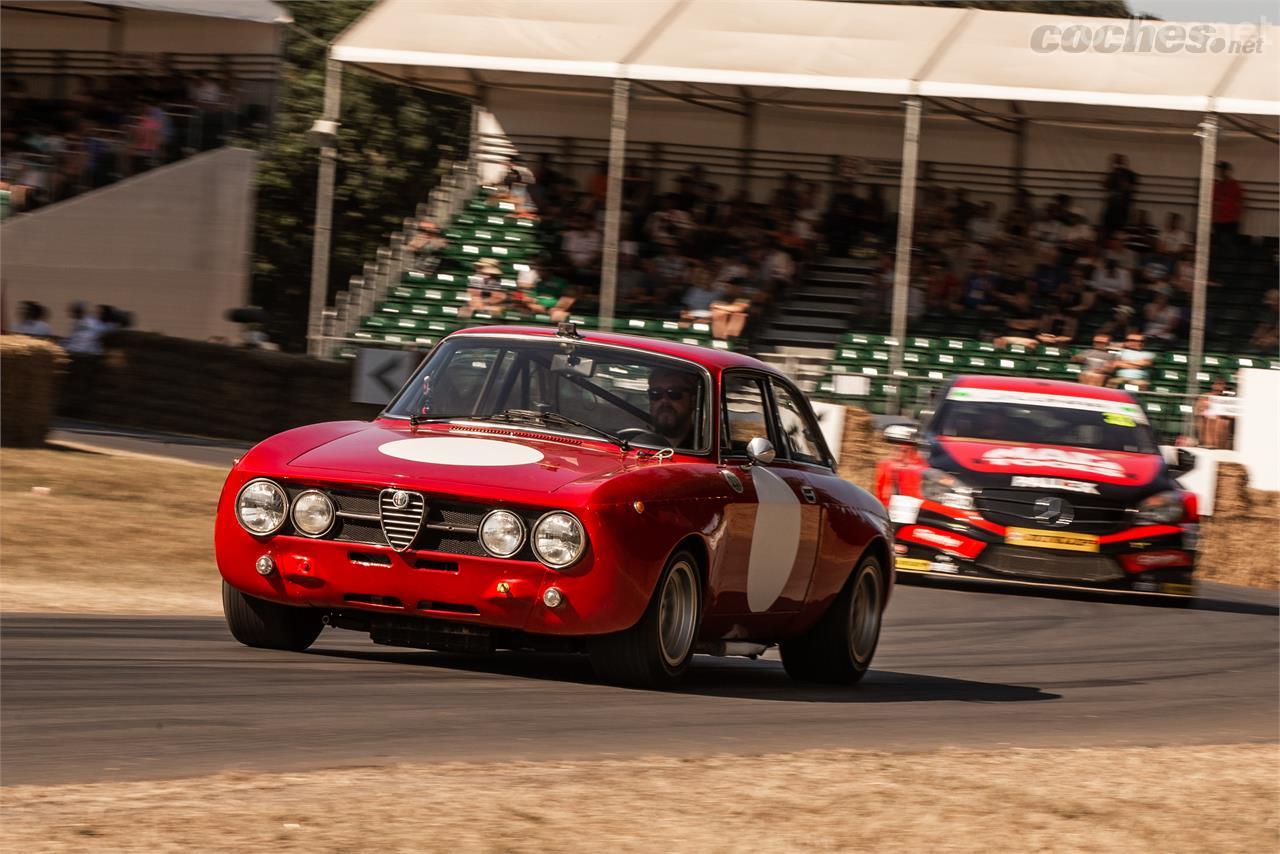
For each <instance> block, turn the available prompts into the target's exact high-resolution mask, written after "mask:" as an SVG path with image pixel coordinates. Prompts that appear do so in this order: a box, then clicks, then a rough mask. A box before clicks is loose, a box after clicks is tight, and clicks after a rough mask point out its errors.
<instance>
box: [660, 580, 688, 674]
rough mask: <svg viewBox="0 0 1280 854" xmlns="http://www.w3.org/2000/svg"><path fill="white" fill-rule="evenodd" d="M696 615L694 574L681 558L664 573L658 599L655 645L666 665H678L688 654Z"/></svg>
mask: <svg viewBox="0 0 1280 854" xmlns="http://www.w3.org/2000/svg"><path fill="white" fill-rule="evenodd" d="M697 617H698V584H697V576H696V575H695V574H694V571H693V567H691V566H690V565H689V564H688V562H686V561H683V560H682V561H680V562H679V563H677V564H675V565H674V566H672V567H671V572H669V573H667V580H666V582H665V583H664V584H663V585H662V594H661V599H660V600H659V602H658V644H659V645H660V646H661V648H662V650H661V651H662V658H663V660H664V661H666V663H667V665H668V666H669V667H679V666H680V665H681V664H683V663H684V660H685V658H687V657H688V655H689V649H690V648H691V647H692V646H693V630H694V625H695V624H696V623H697Z"/></svg>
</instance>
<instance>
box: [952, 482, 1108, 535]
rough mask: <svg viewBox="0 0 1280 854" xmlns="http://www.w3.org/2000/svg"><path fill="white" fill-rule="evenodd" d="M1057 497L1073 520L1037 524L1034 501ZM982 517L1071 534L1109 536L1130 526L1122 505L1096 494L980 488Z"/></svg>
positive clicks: (979, 508) (978, 500) (1024, 526)
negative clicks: (1067, 522) (1067, 509)
mask: <svg viewBox="0 0 1280 854" xmlns="http://www.w3.org/2000/svg"><path fill="white" fill-rule="evenodd" d="M1041 498H1060V499H1062V500H1063V501H1066V502H1068V503H1069V504H1070V505H1071V509H1072V515H1073V518H1072V520H1071V522H1070V523H1069V524H1067V525H1065V526H1063V525H1053V524H1047V523H1044V522H1041V521H1040V520H1039V519H1037V518H1036V513H1037V512H1038V511H1037V509H1036V501H1038V500H1039V499H1041ZM976 504H977V508H978V512H980V513H981V514H982V515H983V517H985V518H986V519H989V520H990V521H992V522H995V523H996V524H997V525H1004V526H1006V527H1007V526H1010V525H1012V526H1016V527H1020V528H1044V529H1045V530H1050V531H1073V532H1076V533H1080V534H1109V533H1111V532H1113V531H1118V530H1121V529H1123V528H1127V527H1129V526H1130V525H1131V524H1132V520H1131V515H1132V514H1131V513H1130V511H1129V509H1128V508H1127V507H1125V505H1124V504H1122V503H1120V502H1118V501H1108V500H1106V499H1103V498H1099V497H1097V496H1096V495H1080V494H1079V493H1070V492H1063V493H1057V494H1048V493H1043V492H1035V491H1032V490H1021V489H984V490H982V492H981V493H979V495H978V498H977V502H976Z"/></svg>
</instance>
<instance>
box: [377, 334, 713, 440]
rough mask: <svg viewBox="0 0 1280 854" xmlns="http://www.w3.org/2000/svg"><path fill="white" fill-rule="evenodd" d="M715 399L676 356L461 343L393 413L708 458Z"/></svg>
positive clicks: (441, 351) (552, 342) (427, 369)
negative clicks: (500, 424)
mask: <svg viewBox="0 0 1280 854" xmlns="http://www.w3.org/2000/svg"><path fill="white" fill-rule="evenodd" d="M708 396H709V390H708V384H707V380H706V376H705V374H704V373H703V372H702V371H700V370H698V369H697V368H696V367H695V366H694V365H692V364H690V363H688V362H684V361H681V360H678V359H669V358H664V357H662V356H656V355H649V354H646V353H642V352H638V351H636V350H628V349H623V348H617V347H606V346H600V345H593V344H585V343H579V342H575V341H565V340H563V339H551V338H548V339H544V340H516V339H496V338H487V337H486V338H482V337H479V336H475V337H470V336H463V337H460V338H456V339H451V340H449V341H446V342H444V343H443V344H441V345H440V347H438V348H437V349H436V350H435V352H434V353H433V354H432V355H431V358H430V359H429V360H428V361H427V363H426V364H425V365H423V367H422V369H421V370H420V371H419V372H418V373H417V375H415V376H414V378H413V379H412V380H411V381H410V382H409V384H408V385H407V386H406V387H405V389H404V390H403V391H402V392H401V393H400V396H399V397H397V398H396V399H395V400H394V401H393V402H392V404H391V406H389V407H388V408H387V412H386V414H387V415H392V416H400V417H406V418H407V417H410V416H417V417H419V418H430V419H432V420H440V419H449V420H452V419H458V420H467V419H471V420H495V419H501V420H503V421H520V420H522V419H523V420H527V421H529V422H530V423H534V422H538V421H539V418H540V416H541V424H540V425H539V426H542V427H544V428H547V429H553V430H554V431H555V432H558V433H573V434H577V435H582V436H584V437H590V438H600V435H601V432H603V433H607V434H613V435H614V436H617V437H621V438H622V439H624V440H625V441H626V442H628V443H630V444H633V445H640V446H644V447H651V448H663V447H671V448H674V449H677V450H684V451H691V452H694V453H704V452H706V451H708V450H709V447H708V446H709V436H710V430H709V426H708V419H709V412H710V407H709V406H708V404H707V400H708ZM557 414H558V415H561V416H564V418H555V417H554V416H555V415H557ZM566 419H573V421H577V422H581V425H580V426H576V425H574V424H572V423H571V422H570V421H568V420H566ZM583 427H589V428H592V429H583ZM593 431H594V432H593Z"/></svg>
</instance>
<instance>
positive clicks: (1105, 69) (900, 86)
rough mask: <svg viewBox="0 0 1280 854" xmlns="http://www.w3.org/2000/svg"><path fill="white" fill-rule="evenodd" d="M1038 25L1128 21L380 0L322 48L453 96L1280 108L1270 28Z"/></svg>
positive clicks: (844, 6) (1279, 71)
mask: <svg viewBox="0 0 1280 854" xmlns="http://www.w3.org/2000/svg"><path fill="white" fill-rule="evenodd" d="M1042 26H1055V27H1059V28H1065V27H1069V26H1085V27H1093V28H1096V27H1102V26H1111V27H1115V26H1120V27H1126V26H1129V22H1124V20H1116V19H1110V18H1107V19H1105V18H1078V17H1070V18H1068V17H1062V15H1050V14H1019V13H1006V12H983V10H975V9H960V8H929V6H895V5H877V4H861V3H826V1H823V0H733V3H732V4H727V3H723V1H722V0H609V3H599V1H596V0H539V1H538V3H526V1H524V0H431V3H422V1H421V0H380V3H379V4H378V5H376V6H374V8H372V9H371V10H370V12H369V13H366V14H365V15H364V17H362V18H360V19H358V20H357V22H356V23H355V24H352V26H351V28H348V29H347V32H344V33H343V35H342V36H340V37H339V38H338V40H337V41H335V42H334V45H333V52H332V55H333V58H334V59H337V60H339V61H344V63H356V64H361V65H366V67H370V68H371V69H374V70H378V72H380V73H383V74H388V76H390V77H394V78H398V79H403V81H406V82H412V83H419V85H424V86H431V87H435V88H443V90H447V91H454V92H460V93H466V95H479V93H480V92H481V91H483V90H485V88H500V87H506V86H538V87H541V88H550V90H557V88H558V90H563V91H598V90H603V88H605V87H608V85H609V83H608V81H609V79H612V78H625V79H632V81H650V82H672V83H681V85H703V86H701V87H700V90H699V91H700V93H701V95H705V96H708V97H716V96H717V95H724V93H731V95H732V96H733V97H735V99H741V97H744V95H746V96H751V95H755V93H756V91H754V90H759V88H760V87H767V88H774V87H780V88H787V90H813V91H822V92H878V93H886V95H910V93H918V95H923V96H938V97H959V99H986V100H991V99H1001V100H1018V101H1029V102H1056V104H1087V105H1097V106H1121V108H1148V109H1149V108H1156V109H1167V110H1193V111H1221V113H1244V114H1260V115H1280V52H1277V51H1280V27H1262V28H1261V31H1257V32H1258V33H1260V35H1261V36H1262V38H1263V42H1262V45H1263V46H1262V50H1261V51H1260V52H1253V54H1244V52H1231V51H1230V50H1229V49H1224V50H1219V51H1213V50H1212V49H1210V50H1204V51H1202V52H1198V54H1197V52H1190V51H1188V50H1176V51H1172V52H1158V51H1153V50H1149V51H1146V52H1137V51H1134V52H1124V51H1117V52H1098V51H1094V50H1088V51H1084V52H1065V51H1062V50H1057V51H1053V52H1037V51H1034V50H1032V47H1030V45H1032V38H1033V33H1034V32H1036V29H1037V28H1038V27H1042ZM1180 26H1184V27H1189V26H1192V24H1180ZM1217 27H1219V28H1217V32H1219V33H1222V35H1229V33H1228V31H1229V29H1230V28H1228V27H1225V26H1217ZM1235 35H1236V37H1243V36H1247V35H1253V31H1252V29H1251V31H1248V32H1242V33H1235ZM535 78H536V81H535ZM742 87H754V90H753V88H745V90H744V88H742Z"/></svg>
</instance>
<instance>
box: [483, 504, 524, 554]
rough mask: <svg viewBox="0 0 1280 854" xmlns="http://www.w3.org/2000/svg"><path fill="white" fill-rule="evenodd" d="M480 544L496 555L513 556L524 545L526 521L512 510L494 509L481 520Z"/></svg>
mask: <svg viewBox="0 0 1280 854" xmlns="http://www.w3.org/2000/svg"><path fill="white" fill-rule="evenodd" d="M480 545H482V546H484V550H485V551H487V552H488V553H489V554H491V555H493V556H494V557H511V556H512V555H513V554H515V553H516V552H518V551H520V547H521V546H523V545H524V522H523V521H521V519H520V517H519V516H517V515H516V514H514V513H512V512H511V511H510V510H494V511H492V512H490V513H489V514H488V515H487V516H485V517H484V519H483V520H482V521H481V522H480Z"/></svg>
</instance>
